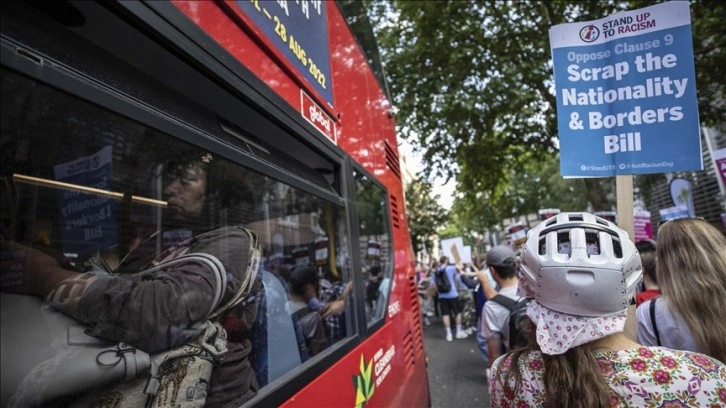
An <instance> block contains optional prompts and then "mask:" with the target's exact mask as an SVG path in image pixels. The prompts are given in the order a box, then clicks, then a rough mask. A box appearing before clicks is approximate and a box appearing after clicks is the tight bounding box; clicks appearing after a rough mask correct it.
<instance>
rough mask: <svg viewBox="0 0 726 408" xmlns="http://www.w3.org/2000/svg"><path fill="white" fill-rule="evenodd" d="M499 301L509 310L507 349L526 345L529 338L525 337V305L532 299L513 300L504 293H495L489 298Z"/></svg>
mask: <svg viewBox="0 0 726 408" xmlns="http://www.w3.org/2000/svg"><path fill="white" fill-rule="evenodd" d="M490 300H491V301H493V302H496V303H499V304H500V305H502V306H504V307H506V308H507V309H508V310H509V350H514V349H515V348H520V347H527V345H528V344H529V340H528V339H527V336H528V335H527V334H526V328H527V319H529V317H527V305H528V304H529V302H530V301H532V299H527V298H522V299H520V300H514V299H511V298H508V297H506V296H504V295H496V296H494V297H493V298H491V299H490Z"/></svg>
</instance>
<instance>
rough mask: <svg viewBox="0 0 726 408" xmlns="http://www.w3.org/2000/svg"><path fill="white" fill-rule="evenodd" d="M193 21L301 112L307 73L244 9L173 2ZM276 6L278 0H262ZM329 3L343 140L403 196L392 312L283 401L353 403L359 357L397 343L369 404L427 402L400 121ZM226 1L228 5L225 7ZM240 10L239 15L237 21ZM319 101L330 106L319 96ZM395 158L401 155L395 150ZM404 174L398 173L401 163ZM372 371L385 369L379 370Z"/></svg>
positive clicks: (338, 128)
mask: <svg viewBox="0 0 726 408" xmlns="http://www.w3.org/2000/svg"><path fill="white" fill-rule="evenodd" d="M172 3H173V4H174V5H175V6H176V7H178V8H179V9H180V10H181V11H182V12H184V14H186V15H187V17H189V18H190V19H191V20H192V21H194V23H196V24H197V25H199V27H201V28H202V29H203V30H204V31H205V32H206V33H207V34H209V35H210V36H211V37H212V38H214V39H215V40H216V41H217V42H218V43H219V44H221V45H222V46H223V47H224V48H225V49H226V50H227V51H228V52H229V53H230V54H231V55H232V56H233V57H235V58H236V59H237V60H238V61H240V62H241V63H242V64H244V65H245V66H246V67H248V68H249V69H250V70H252V71H253V72H254V73H255V74H256V75H257V76H258V77H259V78H260V79H262V80H263V81H264V82H265V83H266V84H267V85H268V86H270V88H272V89H273V90H274V91H275V92H276V93H277V94H278V95H280V96H282V97H283V98H284V99H285V100H286V101H287V102H288V103H289V104H290V105H291V106H292V107H294V108H296V109H299V110H300V111H301V112H300V114H301V115H303V114H304V112H303V111H302V107H303V106H301V105H302V102H301V94H303V93H308V94H313V95H316V94H315V91H314V90H312V89H310V88H309V87H305V85H306V82H305V80H304V79H302V78H300V77H299V75H296V73H295V72H292V70H290V69H286V67H285V66H284V62H283V61H281V60H283V59H284V57H281V56H280V55H279V53H277V54H276V53H275V52H274V47H272V46H270V42H269V40H268V39H267V38H265V37H263V36H262V35H259V31H257V34H258V35H259V36H257V37H255V36H254V33H255V31H254V28H253V27H252V25H251V24H250V23H249V21H248V20H245V18H244V14H242V13H239V12H234V10H235V9H236V8H237V7H236V5H235V4H234V2H233V1H232V2H226V4H220V3H217V2H211V1H198V2H190V1H182V0H175V1H173V2H172ZM262 3H263V4H267V6H268V7H270V8H272V7H274V6H275V4H274V2H262ZM322 4H323V5H324V7H327V11H328V13H327V17H328V30H329V32H328V34H329V37H328V38H329V41H330V43H329V46H330V50H331V52H330V56H331V61H330V64H331V72H332V81H331V82H332V83H333V97H334V100H335V109H328V112H330V114H333V115H336V117H337V119H336V120H335V122H336V125H335V127H336V130H335V133H336V137H335V139H334V140H331V141H333V142H336V141H337V144H338V146H340V147H341V148H342V149H343V150H345V152H346V153H348V154H349V155H351V157H353V159H354V160H355V161H357V162H358V163H360V164H361V165H363V166H364V167H365V168H366V169H367V170H368V171H369V172H370V173H372V174H374V175H375V176H376V178H377V179H378V180H379V181H380V182H382V183H383V184H384V185H385V186H386V187H387V188H388V192H389V194H390V195H391V197H390V198H391V200H393V202H395V203H398V204H397V207H398V208H397V211H395V212H393V213H392V214H391V217H393V218H394V219H395V220H394V224H398V225H399V226H400V228H394V230H393V231H394V236H393V242H394V253H395V256H394V259H395V269H394V279H395V282H394V284H393V288H394V289H393V292H392V293H391V297H390V301H389V313H388V316H387V321H386V323H385V325H384V326H383V327H381V328H380V329H379V330H378V331H377V332H375V333H374V334H373V335H372V336H371V337H369V338H367V339H365V341H363V342H362V343H361V344H360V345H359V346H358V347H356V348H355V349H354V350H353V351H351V352H350V353H348V354H347V355H346V356H345V357H344V358H342V359H341V360H340V361H339V362H338V363H336V364H335V365H333V366H332V367H330V368H328V369H327V370H325V372H324V373H323V374H321V375H319V376H318V377H317V378H315V379H314V380H312V381H311V382H310V383H309V384H308V385H307V386H305V387H304V388H303V389H302V390H300V392H298V393H297V394H296V395H295V396H294V397H292V398H291V399H290V400H289V401H288V402H287V403H285V404H284V405H283V406H285V407H295V406H330V407H352V406H355V405H356V404H355V400H356V389H355V387H354V383H353V381H351V378H352V376H354V375H356V374H359V373H360V365H361V358H362V359H363V360H364V361H366V362H370V361H372V360H373V359H374V357H375V356H376V353H379V352H380V351H381V350H382V351H383V353H384V355H385V353H386V351H388V350H391V349H393V350H395V352H394V353H393V358H392V359H391V364H390V367H391V368H390V371H389V372H387V373H385V378H383V381H381V382H380V383H376V389H375V392H374V395H373V397H372V398H371V400H370V401H368V403H369V404H370V406H411V407H414V406H428V405H430V402H429V393H428V378H427V373H426V362H425V356H424V351H423V332H422V328H421V322H420V317H419V313H420V312H419V310H420V309H419V306H418V294H417V291H416V288H415V286H414V284H413V283H414V281H415V279H414V262H413V259H414V254H413V250H412V247H411V243H410V237H409V235H408V227H407V224H406V216H405V211H404V205H403V203H404V197H403V187H402V183H401V179H400V177H399V176H397V175H396V174H395V173H394V171H391V170H390V169H389V163H391V161H390V160H391V159H390V158H387V154H386V153H385V151H384V150H383V149H384V144H386V145H388V146H389V147H390V148H391V149H393V152H394V153H397V151H398V149H397V139H396V132H395V122H394V120H393V115H392V114H391V111H390V110H391V104H390V101H388V99H387V97H386V95H385V94H384V92H383V90H382V89H381V87H380V85H379V84H378V82H377V80H376V78H375V77H374V75H373V73H372V71H371V69H370V67H369V66H368V63H367V61H366V59H365V57H364V55H363V54H362V53H361V51H360V48H359V47H358V44H357V42H356V39H355V37H353V34H352V33H351V31H350V30H349V28H348V25H347V23H346V22H345V20H344V19H343V16H342V15H341V14H340V12H339V11H338V8H337V6H336V4H335V3H334V2H328V1H324V2H323V3H322ZM225 8H226V10H225ZM234 17H238V18H239V20H238V21H235V19H234ZM315 99H317V103H318V106H325V105H324V102H322V101H321V100H320V97H319V96H317V97H316V98H315ZM394 160H395V161H394V163H395V164H396V165H397V155H396V157H395V158H394ZM398 171H399V174H400V170H398ZM375 370H376V366H375V363H374V378H379V377H381V374H383V373H382V372H381V373H375Z"/></svg>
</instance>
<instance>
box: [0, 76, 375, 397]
mask: <svg viewBox="0 0 726 408" xmlns="http://www.w3.org/2000/svg"><path fill="white" fill-rule="evenodd" d="M2 88H3V93H2V106H3V109H2V111H1V114H2V134H1V137H0V149H1V152H0V154H1V155H2V164H1V165H2V173H1V176H2V212H1V214H0V216H1V221H2V224H1V227H2V245H3V246H2V252H3V258H2V270H1V271H0V273H1V275H0V276H1V277H2V279H0V291H1V292H2V293H1V294H0V296H2V297H3V303H2V304H3V307H4V308H5V307H6V305H9V304H10V303H9V302H10V301H9V299H10V298H11V297H14V296H17V295H27V296H34V297H37V298H41V297H44V298H46V299H47V300H48V301H49V302H50V305H51V306H53V307H54V308H56V309H57V310H59V311H60V312H62V313H64V314H66V315H68V316H70V317H72V318H74V319H76V320H78V322H79V324H84V325H86V326H87V327H88V329H89V330H90V331H89V333H92V334H93V335H94V336H96V337H99V338H102V339H105V340H111V341H114V342H124V343H126V344H129V345H131V346H132V347H135V348H138V349H139V350H143V351H145V352H148V353H150V354H152V355H153V354H156V353H160V352H164V351H166V350H169V349H172V348H175V347H179V346H181V345H185V344H188V343H189V342H190V341H192V340H193V339H195V338H197V337H198V336H199V335H200V331H201V330H202V329H201V327H202V326H201V324H202V323H203V322H204V321H206V319H207V318H208V316H210V314H211V315H212V316H214V315H215V314H217V313H219V312H222V313H221V314H220V315H218V316H214V317H213V318H212V320H213V322H216V323H218V324H219V325H221V326H222V327H223V328H224V330H225V332H226V335H227V340H226V341H227V344H226V347H224V348H226V350H227V351H226V352H223V353H222V355H220V356H215V357H214V369H213V371H212V374H211V378H210V380H209V381H210V385H209V392H208V396H207V399H206V403H207V406H222V405H225V404H229V403H234V404H237V405H239V404H242V403H244V402H245V401H248V400H249V399H251V398H252V397H254V396H255V395H256V393H257V392H258V390H259V389H260V388H262V387H264V386H266V385H267V384H269V383H271V382H273V381H274V380H275V379H277V378H279V377H280V376H282V375H283V374H285V373H287V372H289V371H291V370H293V369H295V368H297V367H299V366H300V365H301V364H302V363H304V362H305V361H307V360H308V359H310V358H312V357H313V355H314V354H316V353H319V352H321V351H322V350H324V349H326V348H328V347H331V346H332V345H334V344H335V343H336V342H338V341H340V340H341V339H343V338H345V337H346V336H349V335H351V334H353V333H352V331H353V325H352V322H351V320H352V319H349V318H347V316H350V315H351V313H352V312H350V311H349V310H348V309H347V308H348V307H350V305H347V304H346V303H345V301H344V299H345V297H346V296H347V294H348V292H349V291H350V285H349V284H348V283H349V281H350V270H349V263H350V261H349V258H350V257H349V250H350V249H349V248H350V246H349V243H348V241H347V237H348V233H347V231H346V227H345V223H344V222H343V220H344V219H345V217H344V212H343V209H342V208H339V207H337V206H336V205H333V204H331V203H329V202H326V201H324V200H322V199H320V198H318V197H316V196H313V195H311V194H309V193H306V192H304V191H301V190H298V189H295V188H293V187H290V186H288V185H286V184H284V183H282V182H279V181H276V180H273V179H271V178H269V177H266V176H264V175H262V174H259V173H256V172H254V171H252V170H250V169H247V168H244V167H241V166H239V165H237V164H235V163H232V162H230V161H228V160H225V159H224V158H222V157H221V156H219V155H216V154H212V153H210V152H208V151H205V150H203V149H200V148H198V147H196V146H192V145H190V144H187V143H184V142H182V141H180V140H178V139H176V138H174V137H172V136H170V135H167V134H163V133H161V132H159V131H156V130H154V129H152V128H149V127H147V126H145V125H143V124H141V123H138V122H134V121H132V120H129V119H127V118H125V117H122V116H120V115H118V114H115V113H113V112H110V111H106V110H104V109H102V108H99V107H97V106H96V105H93V104H91V103H88V102H86V101H84V100H81V99H79V98H77V97H74V96H71V95H68V94H65V93H62V92H60V91H57V90H55V89H54V88H51V87H48V86H46V85H44V84H42V83H39V82H36V81H33V80H30V79H28V78H25V77H23V76H21V75H18V74H16V73H14V72H11V71H8V70H5V69H3V71H2ZM6 90H9V91H8V92H6ZM10 90H11V91H10ZM373 235H375V234H372V236H373ZM377 237H378V238H376V239H378V240H379V241H380V240H381V238H380V235H378V236H377ZM321 242H322V243H323V245H320V243H321ZM386 242H387V240H386ZM386 245H387V244H386ZM198 253H202V254H204V255H205V256H207V258H210V257H211V258H213V259H216V260H217V261H219V263H218V264H216V267H217V268H218V269H220V270H222V271H223V272H224V275H225V279H226V286H224V285H222V286H223V287H222V288H220V287H218V286H219V285H218V286H215V282H216V281H215V279H219V278H218V277H216V275H215V276H213V273H211V272H210V270H209V269H211V268H212V267H209V268H206V267H202V266H199V264H195V265H191V264H186V263H183V264H181V266H178V265H179V264H176V265H177V266H174V267H171V266H169V267H166V266H165V265H170V264H169V263H168V262H169V261H170V260H174V259H179V258H180V257H182V256H183V255H185V254H186V255H187V256H191V255H192V254H198ZM258 258H259V260H260V262H256V261H255V260H256V259H258ZM258 266H259V267H258ZM152 268H153V269H152ZM310 270H312V271H313V272H314V274H313V276H312V277H311V276H309V274H308V275H305V279H303V280H304V282H302V283H301V280H300V279H297V277H299V276H301V275H302V272H304V271H308V272H309V271H310ZM89 272H92V273H89ZM296 279H297V280H296ZM293 287H295V288H297V289H296V293H293V292H291V288H293ZM62 288H66V289H67V288H73V290H71V291H70V293H66V292H63V290H62ZM220 290H221V294H219V293H218V292H215V291H220ZM6 301H7V302H6ZM349 303H350V302H349ZM8 313H10V311H9V310H8V309H4V310H3V316H6V315H7V314H8ZM307 315H310V316H312V317H307ZM5 320H6V319H5V318H3V322H2V324H3V328H2V330H3V332H4V333H5V332H7V331H6V330H11V329H10V328H9V326H8V327H6V325H10V324H11V323H12V322H6V321H5ZM311 320H315V321H319V322H321V323H322V331H321V330H320V325H319V326H317V330H318V332H317V333H315V334H316V336H317V337H315V338H314V341H313V342H310V341H307V342H306V336H305V335H306V333H305V331H304V330H303V328H304V327H303V324H305V323H308V322H309V321H311ZM307 326H310V324H308V325H307ZM3 338H5V337H3ZM23 340H24V339H22V338H19V339H17V341H16V342H15V343H18V344H22V342H23ZM1 346H2V348H3V355H7V354H8V353H13V350H11V347H12V345H11V344H6V343H5V342H3V344H2V345H1ZM31 352H32V353H33V354H34V355H35V357H34V358H44V357H43V356H47V355H51V354H52V353H53V350H52V349H51V344H50V342H49V343H48V344H47V348H46V349H44V350H31ZM165 368H167V367H164V366H163V365H162V367H160V370H159V371H160V372H163V370H164V369H165ZM18 370H20V371H19V372H16V373H13V377H15V378H17V381H16V382H15V383H14V384H15V385H16V387H15V388H12V389H6V388H5V387H6V384H5V382H4V381H5V380H3V390H2V391H3V394H4V395H3V404H2V405H3V406H4V405H6V402H7V401H8V399H9V398H16V400H18V398H20V399H19V400H20V401H22V398H23V395H21V394H22V392H23V391H22V390H21V388H22V387H20V386H17V385H18V384H20V383H21V382H23V381H25V382H24V384H26V385H27V381H29V380H28V378H29V377H26V375H27V374H28V373H27V372H21V371H22V367H19V368H18ZM3 373H5V371H4V372H3ZM36 380H37V381H41V382H46V381H50V379H49V378H37V379H36ZM80 391H82V392H81V393H80V394H79V396H74V397H69V396H64V397H63V398H76V397H78V398H81V401H87V399H88V398H91V400H92V398H95V397H93V395H95V394H93V392H95V391H93V392H91V391H88V390H80ZM160 392H161V391H160ZM65 402H68V401H67V400H66V401H65ZM21 405H22V404H21Z"/></svg>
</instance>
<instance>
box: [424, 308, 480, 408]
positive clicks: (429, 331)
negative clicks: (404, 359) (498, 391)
mask: <svg viewBox="0 0 726 408" xmlns="http://www.w3.org/2000/svg"><path fill="white" fill-rule="evenodd" d="M444 337H445V332H444V326H443V324H442V323H441V321H440V320H435V318H431V325H430V326H424V347H425V348H426V353H427V354H428V357H429V367H428V370H429V385H430V387H431V402H432V403H431V406H432V408H460V407H488V406H489V396H488V395H487V385H486V382H485V378H486V377H485V375H484V370H485V367H484V360H482V357H481V352H480V351H479V347H477V344H476V339H475V337H474V335H470V336H469V337H468V338H466V339H462V340H457V339H454V341H452V342H447V341H446V339H445V338H444Z"/></svg>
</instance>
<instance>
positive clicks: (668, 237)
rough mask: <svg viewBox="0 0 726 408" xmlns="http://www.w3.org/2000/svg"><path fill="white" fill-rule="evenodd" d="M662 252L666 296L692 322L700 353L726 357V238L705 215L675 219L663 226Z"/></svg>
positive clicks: (659, 250) (659, 252) (661, 276)
mask: <svg viewBox="0 0 726 408" xmlns="http://www.w3.org/2000/svg"><path fill="white" fill-rule="evenodd" d="M656 251H657V257H658V262H657V264H656V271H657V272H656V274H657V275H658V284H659V286H660V290H661V293H662V294H663V296H662V297H663V300H664V301H665V302H666V303H667V304H668V306H669V308H670V310H672V311H674V312H676V313H677V314H678V315H680V316H681V317H682V318H683V320H684V321H685V322H686V325H688V328H689V329H690V330H691V334H692V335H693V337H694V339H695V341H696V344H698V345H699V346H700V347H701V348H702V350H698V351H701V352H703V353H704V354H708V355H709V356H711V357H713V358H715V359H717V360H720V361H726V340H724V339H726V319H724V317H723V313H724V312H725V311H726V309H724V299H726V237H724V235H723V234H721V232H719V231H718V230H717V229H716V228H715V227H714V226H712V225H711V224H709V223H708V222H706V221H704V220H701V219H695V218H683V219H678V220H672V221H668V222H666V223H665V224H663V225H662V226H661V227H660V229H659V230H658V247H657V250H656ZM692 351H695V350H692Z"/></svg>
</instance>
